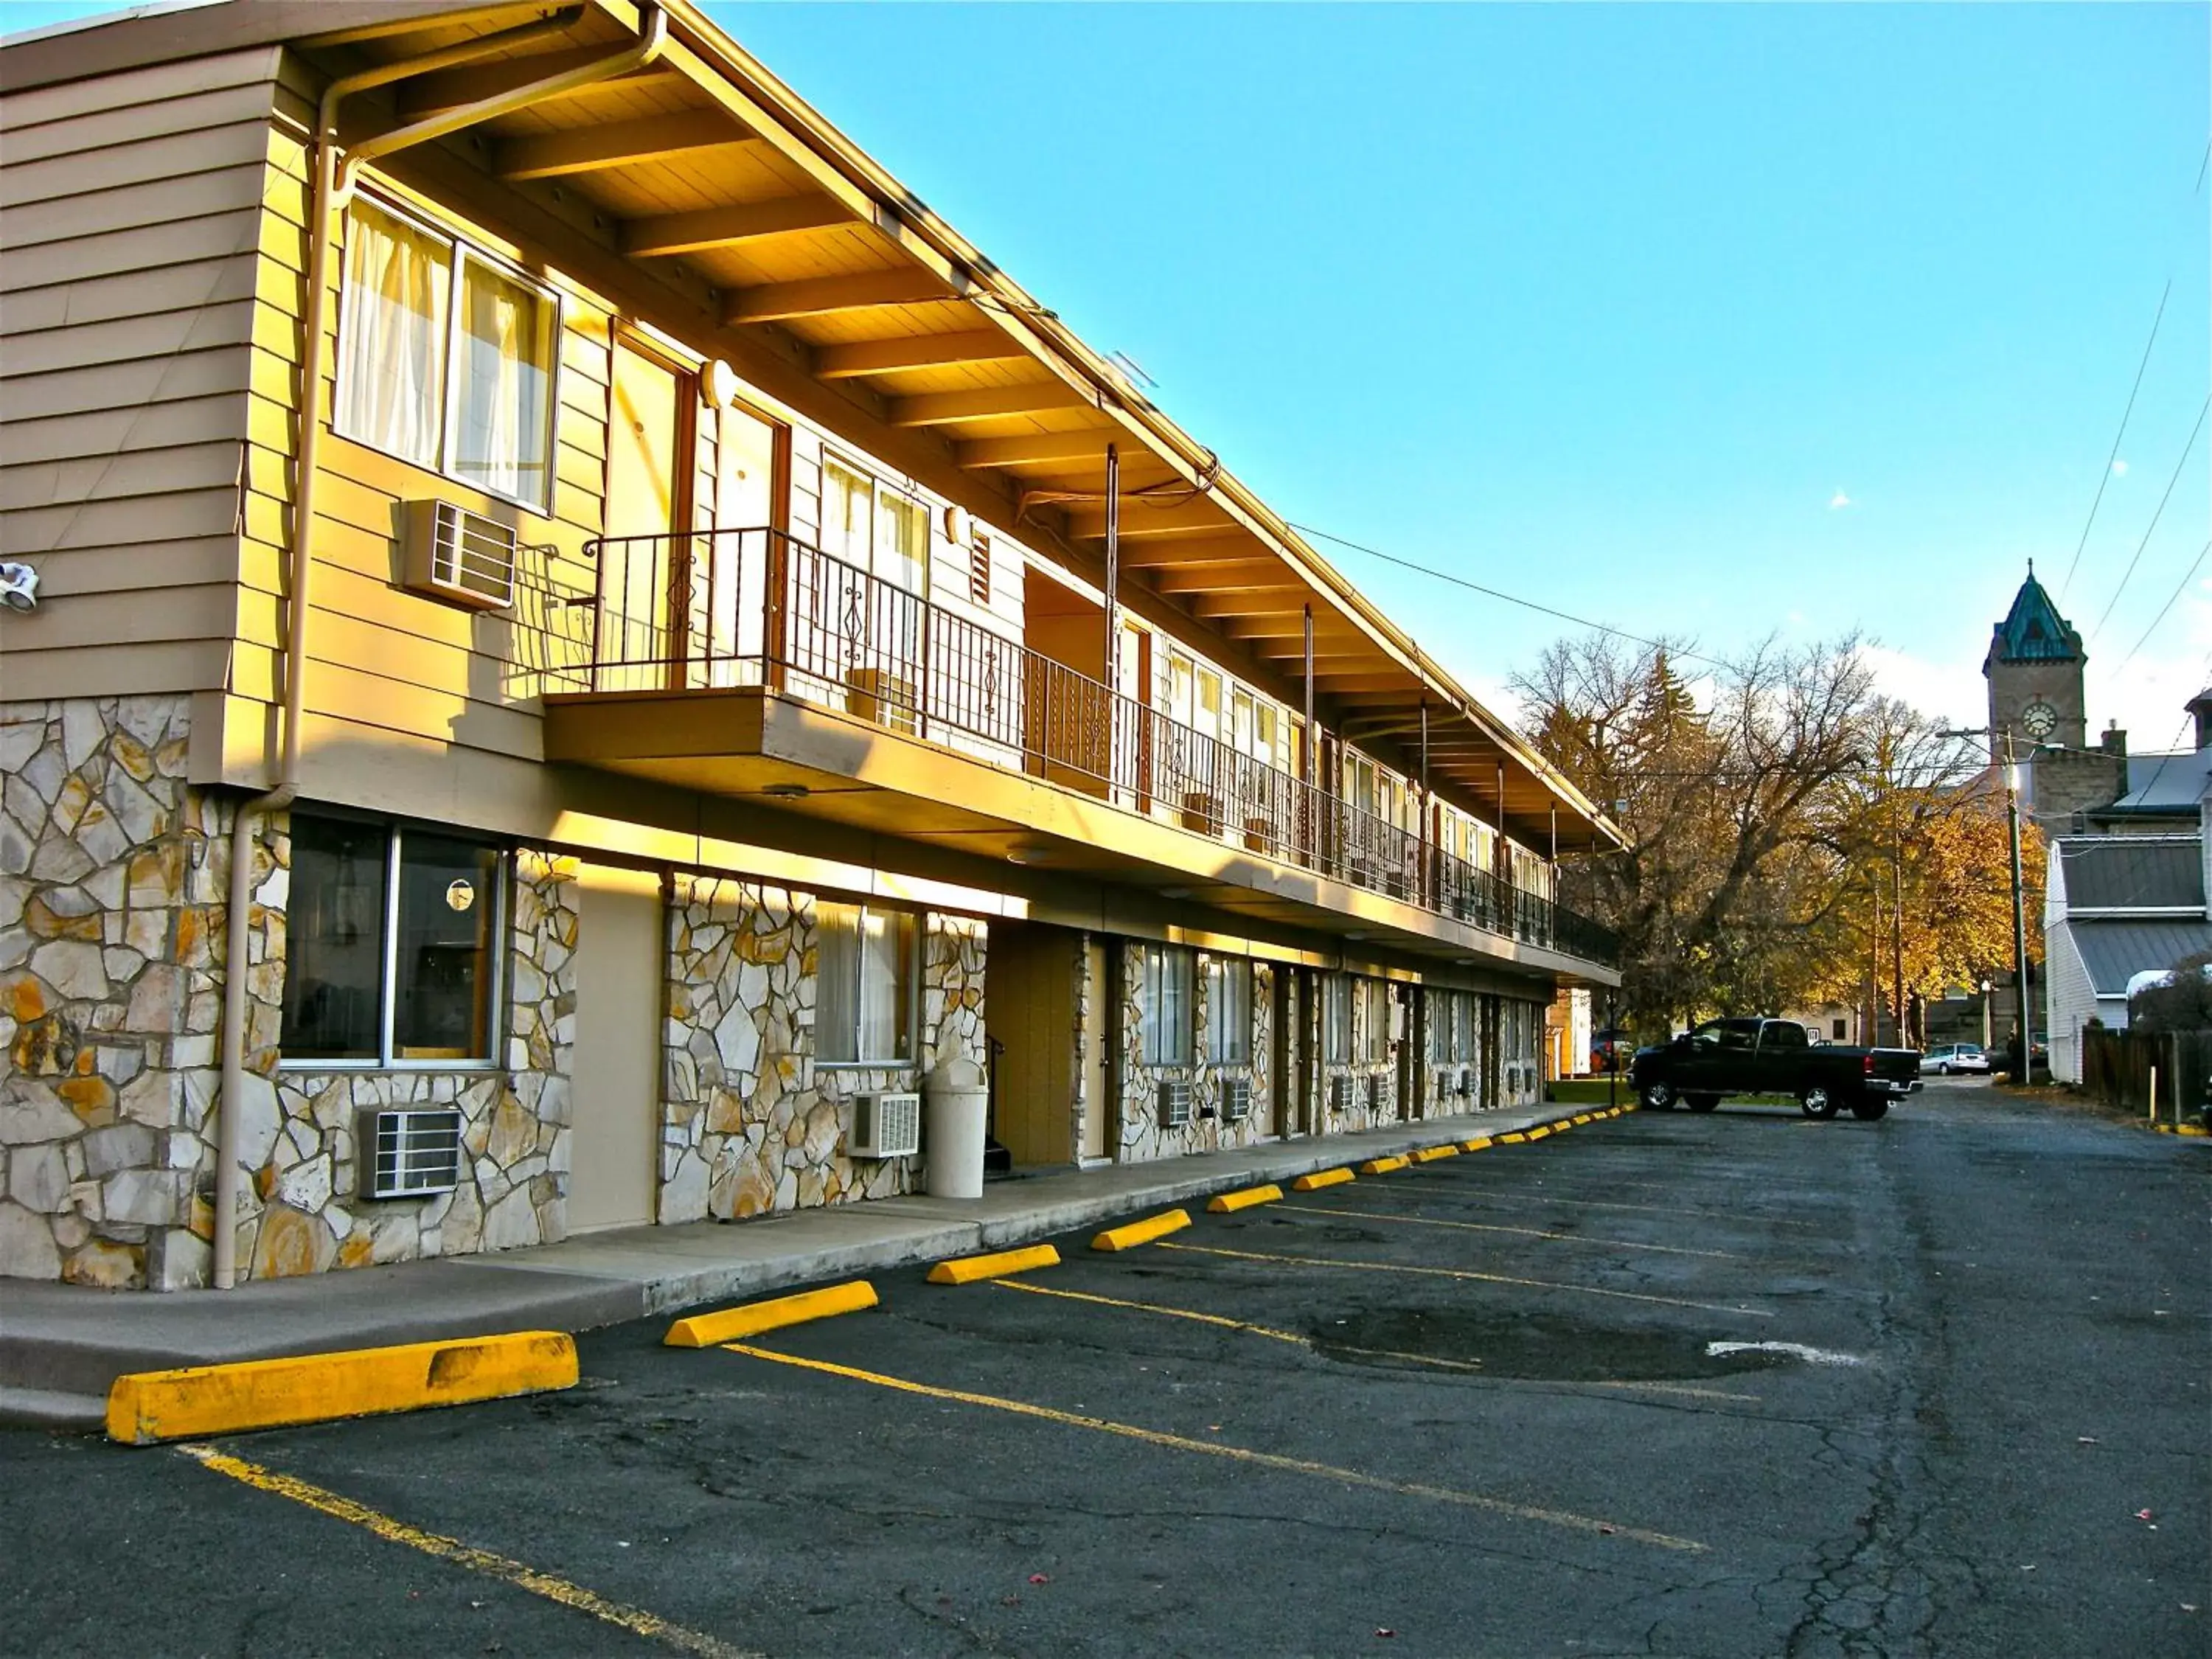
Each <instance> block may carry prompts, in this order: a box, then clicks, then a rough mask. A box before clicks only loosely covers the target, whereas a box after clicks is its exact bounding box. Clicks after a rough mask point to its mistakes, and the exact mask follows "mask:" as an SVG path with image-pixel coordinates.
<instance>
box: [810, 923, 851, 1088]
mask: <svg viewBox="0 0 2212 1659" xmlns="http://www.w3.org/2000/svg"><path fill="white" fill-rule="evenodd" d="M814 914H815V945H814V970H815V978H816V983H815V990H814V1055H815V1058H816V1059H817V1060H829V1061H833V1062H834V1061H837V1060H858V1059H859V1058H860V1054H859V1051H858V1049H857V1048H855V1046H854V1039H855V1038H856V1037H857V1036H858V1035H859V1032H860V907H859V906H858V905H853V904H831V903H829V902H823V903H821V904H817V906H815V910H814Z"/></svg>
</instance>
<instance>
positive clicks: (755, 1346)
mask: <svg viewBox="0 0 2212 1659" xmlns="http://www.w3.org/2000/svg"><path fill="white" fill-rule="evenodd" d="M2207 1164H2208V1160H2207V1159H2206V1158H2204V1156H2203V1146H2202V1144H2201V1143H2198V1144H2195V1145H2191V1144H2189V1143H2183V1142H2177V1141H2174V1140H2172V1139H2158V1138H2154V1137H2150V1136H2148V1135H2143V1134H2141V1133H2137V1132H2134V1131H2131V1130H2128V1129H2124V1128H2121V1127H2116V1126H2112V1125H2110V1124H2107V1123H2104V1122H2102V1121H2094V1120H2089V1119H2086V1118H2082V1117H2080V1116H2078V1115H2057V1116H2054V1115H2052V1114H2051V1113H2049V1112H2048V1111H2044V1110H2040V1109H2035V1110H2031V1109H2023V1108H2021V1107H2019V1106H2017V1105H2015V1104H2012V1103H2007V1102H2006V1101H2004V1100H2003V1099H2002V1097H2000V1096H1998V1095H1996V1094H1993V1093H1992V1092H1991V1091H1986V1090H1982V1089H1978V1088H1977V1089H1967V1088H1959V1089H1947V1088H1944V1087H1941V1086H1936V1087H1931V1088H1930V1089H1929V1091H1926V1092H1925V1093H1924V1094H1923V1095H1921V1096H1917V1097H1915V1098H1914V1099H1913V1100H1912V1101H1911V1102H1909V1103H1905V1105H1903V1106H1901V1107H1899V1109H1897V1110H1896V1111H1894V1112H1893V1113H1892V1115H1890V1117H1889V1118H1887V1120H1885V1121H1881V1122H1879V1123H1858V1122H1855V1121H1849V1120H1845V1121H1838V1122H1833V1123H1825V1124H1813V1123H1808V1122H1805V1121H1802V1119H1800V1118H1799V1117H1798V1116H1797V1115H1796V1113H1795V1112H1794V1111H1786V1112H1785V1111H1783V1110H1778V1109H1755V1108H1723V1109H1722V1110H1721V1111H1720V1112H1718V1113H1716V1114H1713V1115H1709V1116H1695V1117H1693V1116H1691V1115H1686V1114H1639V1115H1633V1116H1629V1117H1625V1118H1622V1119H1620V1120H1617V1121H1600V1122H1595V1123H1591V1124H1589V1125H1587V1126H1585V1127H1581V1128H1578V1129H1576V1130H1575V1131H1573V1132H1572V1133H1568V1134H1565V1135H1560V1136H1555V1137H1553V1138H1551V1139H1546V1140H1543V1141H1541V1142H1539V1143H1534V1144H1527V1145H1521V1146H1498V1147H1493V1148H1492V1149H1490V1150H1488V1151H1486V1152H1477V1153H1472V1154H1468V1155H1466V1156H1462V1157H1458V1158H1449V1159H1444V1160H1441V1161H1438V1162H1435V1163H1430V1164H1419V1165H1416V1166H1414V1167H1413V1168H1410V1169H1407V1170H1400V1171H1396V1172H1394V1173H1390V1174H1387V1175H1381V1176H1371V1177H1370V1176H1362V1177H1361V1178H1360V1179H1359V1180H1358V1181H1357V1182H1352V1183H1350V1184H1346V1185H1342V1186H1338V1187H1334V1188H1328V1189H1326V1190H1323V1191H1319V1192H1315V1193H1310V1194H1286V1195H1285V1200H1284V1201H1282V1202H1280V1203H1277V1204H1270V1205H1267V1206H1261V1207H1257V1208H1254V1209H1250V1210H1246V1211H1243V1212H1239V1213H1237V1214H1233V1215H1206V1214H1198V1215H1196V1216H1195V1217H1194V1225H1193V1226H1191V1227H1190V1228H1189V1229H1188V1230H1186V1231H1182V1232H1179V1233H1176V1234H1175V1235H1174V1236H1172V1237H1170V1238H1168V1239H1165V1240H1164V1241H1162V1242H1160V1243H1154V1244H1151V1245H1147V1246H1145V1247H1143V1248H1141V1249H1135V1250H1131V1251H1127V1252H1123V1253H1120V1254H1115V1255H1105V1254H1099V1253H1095V1252H1092V1251H1091V1250H1090V1249H1087V1248H1086V1246H1087V1243H1088V1240H1087V1239H1085V1238H1073V1239H1062V1240H1060V1241H1058V1243H1059V1245H1060V1251H1061V1254H1062V1255H1063V1257H1064V1258H1065V1261H1064V1264H1063V1265H1062V1266H1060V1267H1056V1268H1051V1269H1048V1270H1044V1271H1042V1272H1039V1273H1034V1274H1030V1275H1027V1276H1024V1278H1022V1279H1017V1280H1012V1281H1002V1282H998V1283H987V1284H981V1285H967V1286H962V1287H957V1288H947V1287H944V1286H939V1285H928V1284H926V1283H925V1282H924V1280H923V1273H922V1271H921V1269H919V1268H917V1269H915V1270H912V1271H908V1272H902V1273H888V1274H881V1275H878V1276H877V1278H876V1279H875V1283H876V1285H877V1287H878V1291H880V1293H881V1296H882V1302H883V1305H882V1306H881V1307H880V1308H878V1309H877V1310H872V1311H869V1312H865V1313H859V1314H854V1315H848V1316H842V1317H839V1318H835V1319H830V1320H826V1321H823V1322H819V1323H817V1324H812V1325H808V1326H805V1327H801V1328H793V1329H790V1330H786V1331H782V1332H778V1333H775V1334H773V1335H770V1336H767V1337H763V1338H761V1339H757V1340H754V1341H750V1342H747V1343H744V1344H740V1345H737V1346H734V1347H720V1348H708V1349H704V1350H699V1351H682V1350H671V1349H668V1348H665V1347H662V1346H659V1338H660V1335H661V1333H662V1330H663V1329H664V1328H665V1322H652V1323H651V1324H649V1325H639V1326H631V1327H624V1328H617V1329H615V1330H611V1331H605V1332H600V1333H596V1334H586V1336H585V1337H583V1338H582V1339H581V1344H580V1346H581V1347H582V1351H583V1360H584V1372H585V1381H584V1383H583V1385H582V1386H580V1388H578V1389H575V1390H574V1391H572V1392H569V1393H566V1394H562V1395H548V1396H541V1397H539V1398H537V1399H532V1400H526V1401H508V1402H502V1403H499V1404H494V1405H489V1406H481V1407H469V1408H465V1409H461V1410H457V1411H449V1412H443V1413H423V1414H420V1415H416V1416H412V1417H403V1418H393V1419H381V1420H374V1421H367V1422H361V1423H355V1424H348V1425H331V1426H326V1427H321V1428H314V1429H304V1430H297V1431H282V1432H275V1433H269V1434H264V1435H258V1436H250V1437H233V1438H229V1439H227V1440H225V1441H223V1442H222V1443H220V1445H218V1446H216V1447H213V1448H203V1449H200V1455H194V1454H193V1453H192V1452H191V1451H189V1450H183V1449H154V1450H131V1451H126V1450H121V1449H112V1448H109V1447H107V1446H105V1445H103V1444H100V1443H94V1442H90V1441H83V1440H70V1439H51V1438H45V1437H34V1436H29V1435H12V1436H7V1437H0V1484H4V1485H5V1486H6V1487H7V1488H8V1490H9V1492H10V1494H11V1495H10V1498H9V1510H10V1512H11V1516H13V1517H15V1519H16V1520H17V1521H19V1522H20V1521H21V1518H22V1517H25V1516H49V1515H51V1516H54V1517H56V1519H57V1521H58V1522H64V1517H65V1523H64V1524H58V1525H57V1526H56V1527H55V1528H53V1529H52V1533H51V1534H48V1536H47V1539H46V1541H43V1542H42V1541H40V1540H39V1539H38V1538H37V1537H36V1536H35V1535H34V1536H33V1537H30V1538H28V1539H19V1542H18V1545H17V1546H16V1547H13V1548H11V1549H10V1550H9V1561H8V1565H6V1566H5V1567H4V1568H0V1596H3V1597H4V1599H0V1614H4V1617H0V1650H4V1651H7V1652H22V1653H79V1652H82V1653H117V1652H131V1653H148V1654H151V1653H212V1652H226V1653H229V1652H235V1653H240V1654H287V1655H294V1654H307V1653H334V1654H337V1653H392V1654H402V1653H408V1654H419V1653H423V1652H438V1653H507V1654H570V1653H574V1654H586V1653H601V1652H605V1653H624V1652H631V1651H638V1652H646V1651H651V1650H654V1649H655V1648H662V1649H673V1650H681V1651H690V1652H695V1653H702V1654H708V1655H732V1654H769V1655H774V1656H787V1655H801V1654H817V1653H818V1654H829V1653H842V1654H851V1653H867V1654H921V1655H938V1654H963V1653H992V1654H1019V1655H1028V1654H1123V1653H1128V1654H1140V1653H1141V1654H1157V1653H1193V1654H1200V1653H1204V1654H1212V1653H1237V1654H1291V1653H1323V1654H1341V1653H1370V1652H1375V1653H1392V1654H1395V1653H1425V1654H1446V1655H1460V1654H1468V1655H1473V1654H1501V1655H1503V1654H1534V1653H1562V1654H1567V1653H1572V1654H1613V1653H1631V1652H1633V1653H1647V1652H1657V1653H1674V1654H1712V1655H1722V1654H1747V1655H1767V1654H1781V1653H1789V1654H1806V1655H1820V1654H1845V1653H1893V1654H1918V1653H1991V1654H1999V1653H2003V1654H2017V1653H2062V1652H2063V1653H2079V1654H2093V1653H2128V1654H2154V1653H2174V1654H2179V1653H2183V1652H2198V1651H2202V1650H2203V1645H2204V1643H2205V1640H2206V1636H2205V1631H2206V1626H2205V1623H2204V1620H2205V1618H2206V1614H2205V1613H2204V1612H2203V1608H2204V1607H2205V1606H2206V1604H2207V1603H2208V1601H2212V1594H2208V1593H2207V1592H2208V1585H2207V1583H2206V1579H2207V1577H2208V1571H2207V1567H2206V1562H2207V1559H2208V1555H2212V1524H2208V1517H2207V1515H2206V1508H2207V1503H2206V1495H2207V1492H2208V1489H2212V1487H2209V1486H2208V1474H2212V1461H2208V1456H2207V1440H2208V1433H2207V1429H2206V1420H2207V1410H2206V1407H2207V1404H2208V1400H2207V1395H2206V1393H2205V1385H2204V1375H2203V1373H2204V1366H2203V1357H2204V1354H2205V1352H2207V1343H2206V1335H2207V1323H2206V1318H2205V1311H2206V1310H2205V1297H2204V1295H2203V1292H2204V1290H2205V1287H2206V1285H2207V1284H2208V1282H2212V1277H2208V1274H2207V1272H2206V1257H2205V1232H2204V1227H2203V1222H2204V1220H2205V1218H2206V1217H2205V1210H2206V1202H2205V1200H2206V1192H2207V1187H2208V1182H2207V1181H2206V1179H2205V1172H2206V1168H2207ZM2138 1511H2143V1512H2146V1513H2144V1514H2138ZM141 1583H144V1584H149V1585H155V1586H158V1587H159V1589H158V1593H156V1594H151V1595H137V1594H124V1593H121V1592H123V1591H124V1589H125V1587H126V1586H136V1585H138V1584H141Z"/></svg>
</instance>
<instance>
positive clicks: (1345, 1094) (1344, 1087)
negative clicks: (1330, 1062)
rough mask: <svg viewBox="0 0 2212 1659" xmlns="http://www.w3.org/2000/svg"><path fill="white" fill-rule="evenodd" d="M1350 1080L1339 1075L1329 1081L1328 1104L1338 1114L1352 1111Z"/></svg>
mask: <svg viewBox="0 0 2212 1659" xmlns="http://www.w3.org/2000/svg"><path fill="white" fill-rule="evenodd" d="M1328 1103H1329V1106H1330V1107H1331V1109H1334V1110H1336V1111H1340V1112H1348V1111H1350V1110H1351V1109H1352V1079H1350V1078H1349V1077H1346V1076H1344V1075H1342V1074H1339V1075H1338V1076H1335V1077H1333V1078H1331V1079H1329V1080H1328Z"/></svg>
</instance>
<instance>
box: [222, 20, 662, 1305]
mask: <svg viewBox="0 0 2212 1659" xmlns="http://www.w3.org/2000/svg"><path fill="white" fill-rule="evenodd" d="M641 14H642V15H641V25H642V27H641V28H640V29H639V32H638V36H637V38H636V39H635V40H633V41H631V42H630V43H629V44H628V45H627V46H623V47H622V48H621V49H619V50H618V51H616V52H611V53H610V54H609V55H608V56H606V57H605V58H600V59H599V60H598V61H597V62H595V63H591V64H583V65H581V66H580V67H578V68H576V69H573V70H568V71H566V72H565V73H562V74H560V75H554V76H547V77H546V78H545V79H544V80H542V81H533V82H530V83H529V84H528V85H526V86H521V87H516V88H513V89H511V90H509V91H507V92H503V93H501V94H496V95H495V96H493V97H490V98H485V99H481V100H478V101H477V102H476V103H473V104H464V105H461V106H458V107H456V108H453V109H450V110H446V111H442V112H440V113H439V114H437V115H435V116H431V117H429V118H426V119H424V120H421V121H416V122H414V123H412V124H410V125H406V126H402V127H397V128H395V129H393V130H392V131H390V132H386V133H380V134H378V135H377V136H376V137H372V138H368V139H365V140H363V141H362V143H359V144H356V146H355V147H354V148H353V149H352V150H351V151H350V152H349V153H348V154H347V155H346V156H345V157H344V158H343V161H341V160H340V159H339V156H338V145H337V112H338V106H339V105H340V104H341V103H342V102H343V101H344V100H346V99H348V98H349V97H351V96H352V95H353V94H355V93H357V92H362V91H366V90H368V88H372V87H380V86H386V85H388V84H390V83H391V82H394V81H399V80H404V79H405V78H407V77H408V76H414V75H422V74H427V73H428V72H429V71H431V70H440V69H447V68H450V67H452V66H453V65H454V64H462V63H467V62H469V61H471V59H474V58H483V57H486V56H489V54H491V53H493V52H503V51H506V50H507V49H509V48H510V47H513V46H521V45H524V44H526V43H527V42H529V41H532V40H538V39H540V38H542V37H544V36H547V35H552V34H564V33H568V30H570V29H572V28H573V27H575V24H576V22H577V21H578V20H579V18H580V16H581V15H582V14H581V9H580V8H574V7H572V8H568V9H564V10H563V11H562V12H561V13H559V14H558V15H555V16H552V17H549V18H545V19H542V20H540V21H537V22H534V23H526V24H524V25H522V26H521V27H519V28H513V29H506V30H502V31H501V32H499V33H495V34H488V35H483V36H481V37H479V38H477V39H476V40H466V41H463V42H461V43H459V45H456V46H447V47H445V48H444V49H442V50H441V51H438V52H428V53H425V54H424V55H423V56H422V57H420V58H407V59H404V60H402V61H400V62H398V63H392V64H379V65H378V66H377V67H375V68H374V69H368V70H362V71H360V72H359V73H358V74H355V75H346V76H339V77H338V78H337V80H335V81H332V82H331V83H330V85H329V86H327V87H325V88H324V89H323V95H322V100H321V102H320V103H319V106H317V109H316V114H315V176H314V181H313V185H312V186H311V188H310V191H309V195H308V202H307V211H308V214H309V216H310V217H309V224H310V226H311V227H312V228H311V232H310V235H309V240H308V251H307V312H306V316H305V318H304V319H302V326H303V328H304V329H305V331H306V336H307V338H306V341H305V343H304V345H303V347H302V349H301V362H300V450H299V458H298V460H297V463H296V465H295V468H294V484H293V490H292V545H291V549H290V554H291V557H290V561H289V574H290V579H291V586H290V592H289V595H288V597H287V601H286V605H285V626H284V647H283V663H284V733H283V744H282V747H281V748H280V750H279V751H278V753H279V761H278V766H277V773H276V787H274V788H272V789H270V790H268V791H266V792H265V793H262V794H258V795H256V796H253V797H252V799H247V800H245V801H241V802H240V804H239V807H238V813H237V816H236V817H234V819H233V820H232V821H231V826H230V898H229V904H228V909H227V910H226V911H225V913H224V923H223V933H224V947H223V984H222V1091H221V1093H220V1094H219V1096H218V1097H217V1099H216V1154H215V1157H216V1183H215V1237H214V1240H213V1248H214V1264H213V1279H214V1283H215V1285H216V1289H218V1290H225V1291H227V1290H229V1289H230V1288H231V1287H232V1286H233V1285H235V1284H236V1283H237V1281H238V1187H239V1181H240V1170H239V1168H238V1155H239V1142H240V1130H241V1127H242V1124H241V1122H240V1120H241V1118H242V1116H243V1115H244V1113H243V1106H244V1102H245V1097H246V969H247V967H248V965H249V963H248V957H249V956H250V955H251V933H252V930H251V928H250V927H248V925H247V919H248V917H249V916H250V915H251V914H252V903H253V834H252V831H253V829H254V826H255V824H256V823H257V822H261V821H265V820H266V819H267V817H269V815H270V814H272V813H275V812H281V811H283V810H284V809H285V808H287V807H289V806H290V805H291V804H292V802H293V800H294V799H295V798H296V797H297V796H298V794H299V793H300V728H301V722H302V717H303V715H304V713H305V710H306V707H307V623H308V619H309V617H310V616H311V615H312V611H311V610H310V607H309V605H308V594H309V588H310V586H311V583H312V578H313V570H314V561H313V557H312V556H311V555H310V545H311V539H312V538H311V532H312V529H313V525H314V521H315V485H316V482H317V480H318V478H319V477H320V473H319V468H318V466H317V457H318V452H319V450H320V448H321V444H322V431H323V419H322V392H323V368H324V358H325V345H324V341H325V336H326V335H327V334H328V332H329V325H330V300H331V295H330V281H329V276H330V258H331V225H332V222H333V219H334V217H335V216H336V215H337V213H338V212H340V211H341V210H343V208H344V206H345V204H346V201H347V199H348V198H349V197H350V196H351V195H352V193H353V188H354V184H355V173H356V170H357V169H358V168H359V167H360V166H361V165H362V163H363V162H365V161H374V160H375V159H376V158H377V157H378V156H380V155H391V154H392V152H393V151H395V150H399V149H406V148H407V147H408V146H409V145H410V144H420V143H427V142H428V141H429V140H431V139H433V138H441V137H445V135H447V133H450V132H456V131H459V130H460V129H461V128H463V127H466V126H471V125H474V124H476V123H477V122H479V121H488V120H491V119H494V118H496V117H499V116H501V115H505V114H508V113H510V112H513V111H514V110H518V109H520V108H522V107H523V106H526V105H528V104H532V103H535V102H537V101H538V100H540V99H543V98H549V97H557V96H558V95H560V94H562V93H565V92H568V91H571V90H573V89H574V88H577V87H581V86H588V85H590V84H591V83H592V82H594V81H602V80H605V79H607V78H609V77H611V76H617V75H627V74H629V72H631V71H632V70H639V69H642V68H644V67H645V66H646V65H647V64H650V63H652V62H653V59H654V58H658V57H659V55H660V52H661V49H662V47H663V46H665V44H666V43H667V39H668V21H667V18H666V16H665V15H664V14H663V12H662V11H661V9H660V8H659V5H657V4H654V3H653V0H646V3H645V4H644V5H643V6H642V7H641ZM441 21H458V20H457V19H451V18H449V19H444V20H441Z"/></svg>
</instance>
